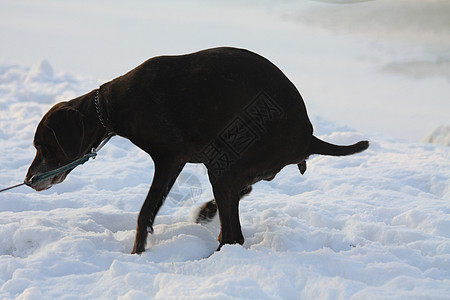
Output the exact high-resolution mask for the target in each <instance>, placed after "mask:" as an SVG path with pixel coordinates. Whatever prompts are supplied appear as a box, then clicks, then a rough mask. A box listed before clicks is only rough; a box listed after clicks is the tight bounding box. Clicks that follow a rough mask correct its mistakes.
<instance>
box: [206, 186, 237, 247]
mask: <svg viewBox="0 0 450 300" xmlns="http://www.w3.org/2000/svg"><path fill="white" fill-rule="evenodd" d="M212 186H213V192H214V198H215V199H216V204H217V210H218V211H219V218H220V234H219V237H218V241H219V243H220V245H219V248H218V250H219V249H220V248H221V247H222V245H224V244H236V243H239V244H241V245H242V244H243V243H244V236H243V235H242V231H241V223H240V221H239V199H240V198H241V194H240V192H241V191H242V190H243V189H242V188H239V187H237V186H235V185H234V184H233V180H228V178H224V177H222V178H221V179H219V180H217V181H215V182H214V183H212Z"/></svg>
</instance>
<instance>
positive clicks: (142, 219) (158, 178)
mask: <svg viewBox="0 0 450 300" xmlns="http://www.w3.org/2000/svg"><path fill="white" fill-rule="evenodd" d="M184 165H185V164H184V163H181V164H180V163H174V160H170V161H169V160H164V161H155V175H154V177H153V182H152V186H151V187H150V191H149V192H148V195H147V198H146V199H145V202H144V204H143V205H142V208H141V211H140V212H139V217H138V221H137V228H136V238H135V240H134V246H133V251H131V254H141V253H142V252H144V251H145V245H146V243H147V236H148V233H149V232H150V233H153V221H154V220H155V217H156V214H157V213H158V211H159V209H160V207H161V205H162V204H163V202H164V199H165V198H166V197H167V194H168V193H169V191H170V189H171V188H172V186H173V184H174V183H175V180H176V179H177V177H178V174H180V172H181V170H182V169H183V167H184Z"/></svg>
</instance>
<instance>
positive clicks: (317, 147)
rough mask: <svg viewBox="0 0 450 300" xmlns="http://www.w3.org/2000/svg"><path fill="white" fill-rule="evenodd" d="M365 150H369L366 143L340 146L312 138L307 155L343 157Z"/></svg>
mask: <svg viewBox="0 0 450 300" xmlns="http://www.w3.org/2000/svg"><path fill="white" fill-rule="evenodd" d="M367 148H369V142H368V141H359V142H357V143H356V144H353V145H348V146H340V145H334V144H330V143H327V142H325V141H322V140H321V139H318V138H316V137H315V136H313V137H312V140H311V144H310V146H309V154H321V155H332V156H344V155H351V154H355V153H359V152H362V151H364V150H366V149H367Z"/></svg>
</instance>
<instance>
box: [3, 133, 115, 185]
mask: <svg viewBox="0 0 450 300" xmlns="http://www.w3.org/2000/svg"><path fill="white" fill-rule="evenodd" d="M113 136H114V134H109V135H108V136H107V137H106V138H105V139H104V140H103V141H102V142H101V143H100V145H98V147H97V148H92V149H91V152H89V153H86V154H85V155H83V157H81V158H79V159H77V160H74V161H73V162H71V163H68V164H67V165H64V166H62V167H60V168H57V169H55V170H52V171H48V172H45V173H42V174H38V175H33V177H31V178H30V179H29V180H28V181H24V182H22V183H19V184H16V185H13V186H10V187H7V188H4V189H2V190H0V193H1V192H4V191H7V190H10V189H13V188H16V187H19V186H22V185H24V184H25V185H27V186H31V187H32V186H34V185H36V184H37V183H39V182H41V181H43V180H46V179H48V178H50V177H53V176H55V175H57V174H60V173H63V172H65V171H68V170H71V169H75V167H77V166H79V165H82V164H84V163H85V162H87V161H88V160H89V159H90V158H92V159H95V157H96V156H97V152H98V151H100V149H102V148H103V146H105V145H106V143H107V142H109V140H110V139H111V138H112V137H113Z"/></svg>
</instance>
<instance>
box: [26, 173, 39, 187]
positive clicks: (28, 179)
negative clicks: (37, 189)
mask: <svg viewBox="0 0 450 300" xmlns="http://www.w3.org/2000/svg"><path fill="white" fill-rule="evenodd" d="M23 182H24V183H25V184H26V185H28V186H31V187H32V186H33V185H35V184H36V176H35V175H32V176H31V175H29V174H27V176H25V180H24V181H23Z"/></svg>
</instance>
